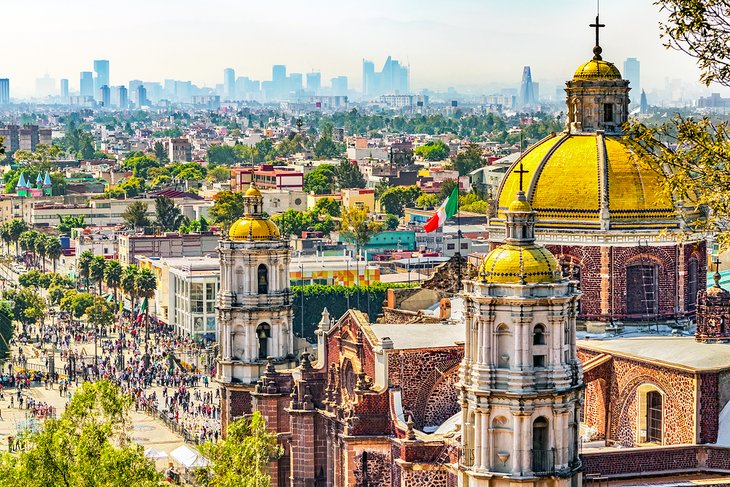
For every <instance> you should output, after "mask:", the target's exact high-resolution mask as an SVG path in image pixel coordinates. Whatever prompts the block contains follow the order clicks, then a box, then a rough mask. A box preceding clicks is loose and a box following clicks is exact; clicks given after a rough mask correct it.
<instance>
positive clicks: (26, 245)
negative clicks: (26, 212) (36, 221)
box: [18, 230, 38, 261]
mask: <svg viewBox="0 0 730 487" xmlns="http://www.w3.org/2000/svg"><path fill="white" fill-rule="evenodd" d="M37 236H38V232H34V231H33V230H26V231H25V232H23V233H21V234H20V237H19V238H18V242H19V243H20V248H21V249H23V252H30V253H31V254H32V258H31V260H32V261H35V241H36V237H37Z"/></svg>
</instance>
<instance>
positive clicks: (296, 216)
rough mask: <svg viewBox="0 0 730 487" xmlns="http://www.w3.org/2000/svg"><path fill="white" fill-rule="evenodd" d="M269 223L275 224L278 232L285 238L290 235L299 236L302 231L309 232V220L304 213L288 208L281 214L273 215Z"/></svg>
mask: <svg viewBox="0 0 730 487" xmlns="http://www.w3.org/2000/svg"><path fill="white" fill-rule="evenodd" d="M271 221H273V222H274V223H276V226H278V227H279V231H280V232H281V234H282V235H283V236H285V237H289V236H290V235H301V233H302V232H303V231H304V230H309V224H310V221H309V218H308V216H307V214H306V213H305V212H302V211H298V210H295V209H294V208H288V209H287V210H286V211H284V212H283V213H279V214H278V215H274V216H273V217H272V218H271Z"/></svg>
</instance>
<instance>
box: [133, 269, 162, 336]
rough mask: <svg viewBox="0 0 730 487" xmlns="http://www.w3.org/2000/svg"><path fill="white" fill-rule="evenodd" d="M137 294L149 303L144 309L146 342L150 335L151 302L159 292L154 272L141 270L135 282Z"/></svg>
mask: <svg viewBox="0 0 730 487" xmlns="http://www.w3.org/2000/svg"><path fill="white" fill-rule="evenodd" d="M134 287H135V292H136V293H137V297H140V298H144V299H145V301H146V302H147V306H146V307H145V309H144V314H145V340H147V337H148V335H149V323H150V306H149V300H150V298H152V297H154V295H155V291H156V290H157V278H156V277H155V275H154V274H152V271H151V270H149V269H140V271H139V272H138V273H137V276H136V277H135V280H134Z"/></svg>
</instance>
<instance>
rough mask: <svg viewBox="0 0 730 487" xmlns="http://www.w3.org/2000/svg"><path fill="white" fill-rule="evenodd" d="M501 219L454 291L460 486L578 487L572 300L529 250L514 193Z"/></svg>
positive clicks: (528, 223) (527, 211)
mask: <svg viewBox="0 0 730 487" xmlns="http://www.w3.org/2000/svg"><path fill="white" fill-rule="evenodd" d="M520 171H522V169H521V168H520ZM505 219H506V227H507V228H506V230H507V238H506V243H505V244H504V245H502V246H501V247H498V248H496V249H494V250H493V251H492V252H490V253H489V254H488V255H487V257H486V258H485V259H484V261H483V263H482V265H481V269H480V274H479V278H478V279H477V280H473V281H467V282H466V283H465V289H464V293H463V295H464V299H465V306H466V312H467V315H466V339H465V345H464V347H465V354H464V361H463V363H462V369H461V383H460V387H461V393H462V424H463V425H464V426H463V433H462V448H463V454H462V458H461V460H460V470H461V471H462V476H463V477H462V479H461V482H460V484H459V485H463V486H468V487H486V486H489V487H494V486H504V487H508V486H511V487H514V486H516V485H518V484H526V485H527V484H529V485H535V483H536V482H540V485H549V486H565V487H567V486H574V485H579V484H580V481H581V476H580V469H581V462H580V459H579V457H578V432H579V424H580V419H579V414H580V413H579V411H580V392H581V389H582V388H583V373H582V369H581V366H580V363H579V362H578V360H577V358H576V346H575V322H576V315H577V311H578V309H577V306H578V300H579V296H580V292H579V291H578V290H577V283H576V282H573V281H569V280H567V279H564V278H563V277H562V276H561V270H560V265H559V264H558V262H557V260H556V259H555V257H554V256H553V254H551V253H550V251H549V250H547V249H546V248H545V247H543V246H542V245H537V244H535V233H534V222H535V212H534V211H533V210H532V208H531V207H530V204H529V203H528V202H527V199H526V198H525V194H524V193H523V192H522V191H521V190H520V192H519V193H518V195H517V199H516V200H514V201H513V202H512V204H511V205H510V206H509V208H508V209H507V211H506V212H505Z"/></svg>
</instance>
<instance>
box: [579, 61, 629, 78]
mask: <svg viewBox="0 0 730 487" xmlns="http://www.w3.org/2000/svg"><path fill="white" fill-rule="evenodd" d="M573 79H574V80H575V79H621V72H620V71H619V70H618V68H617V67H616V66H615V65H614V64H613V63H609V62H608V61H603V60H601V59H591V60H590V61H588V62H587V63H583V64H581V65H580V66H579V67H578V69H576V70H575V74H574V75H573Z"/></svg>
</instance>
